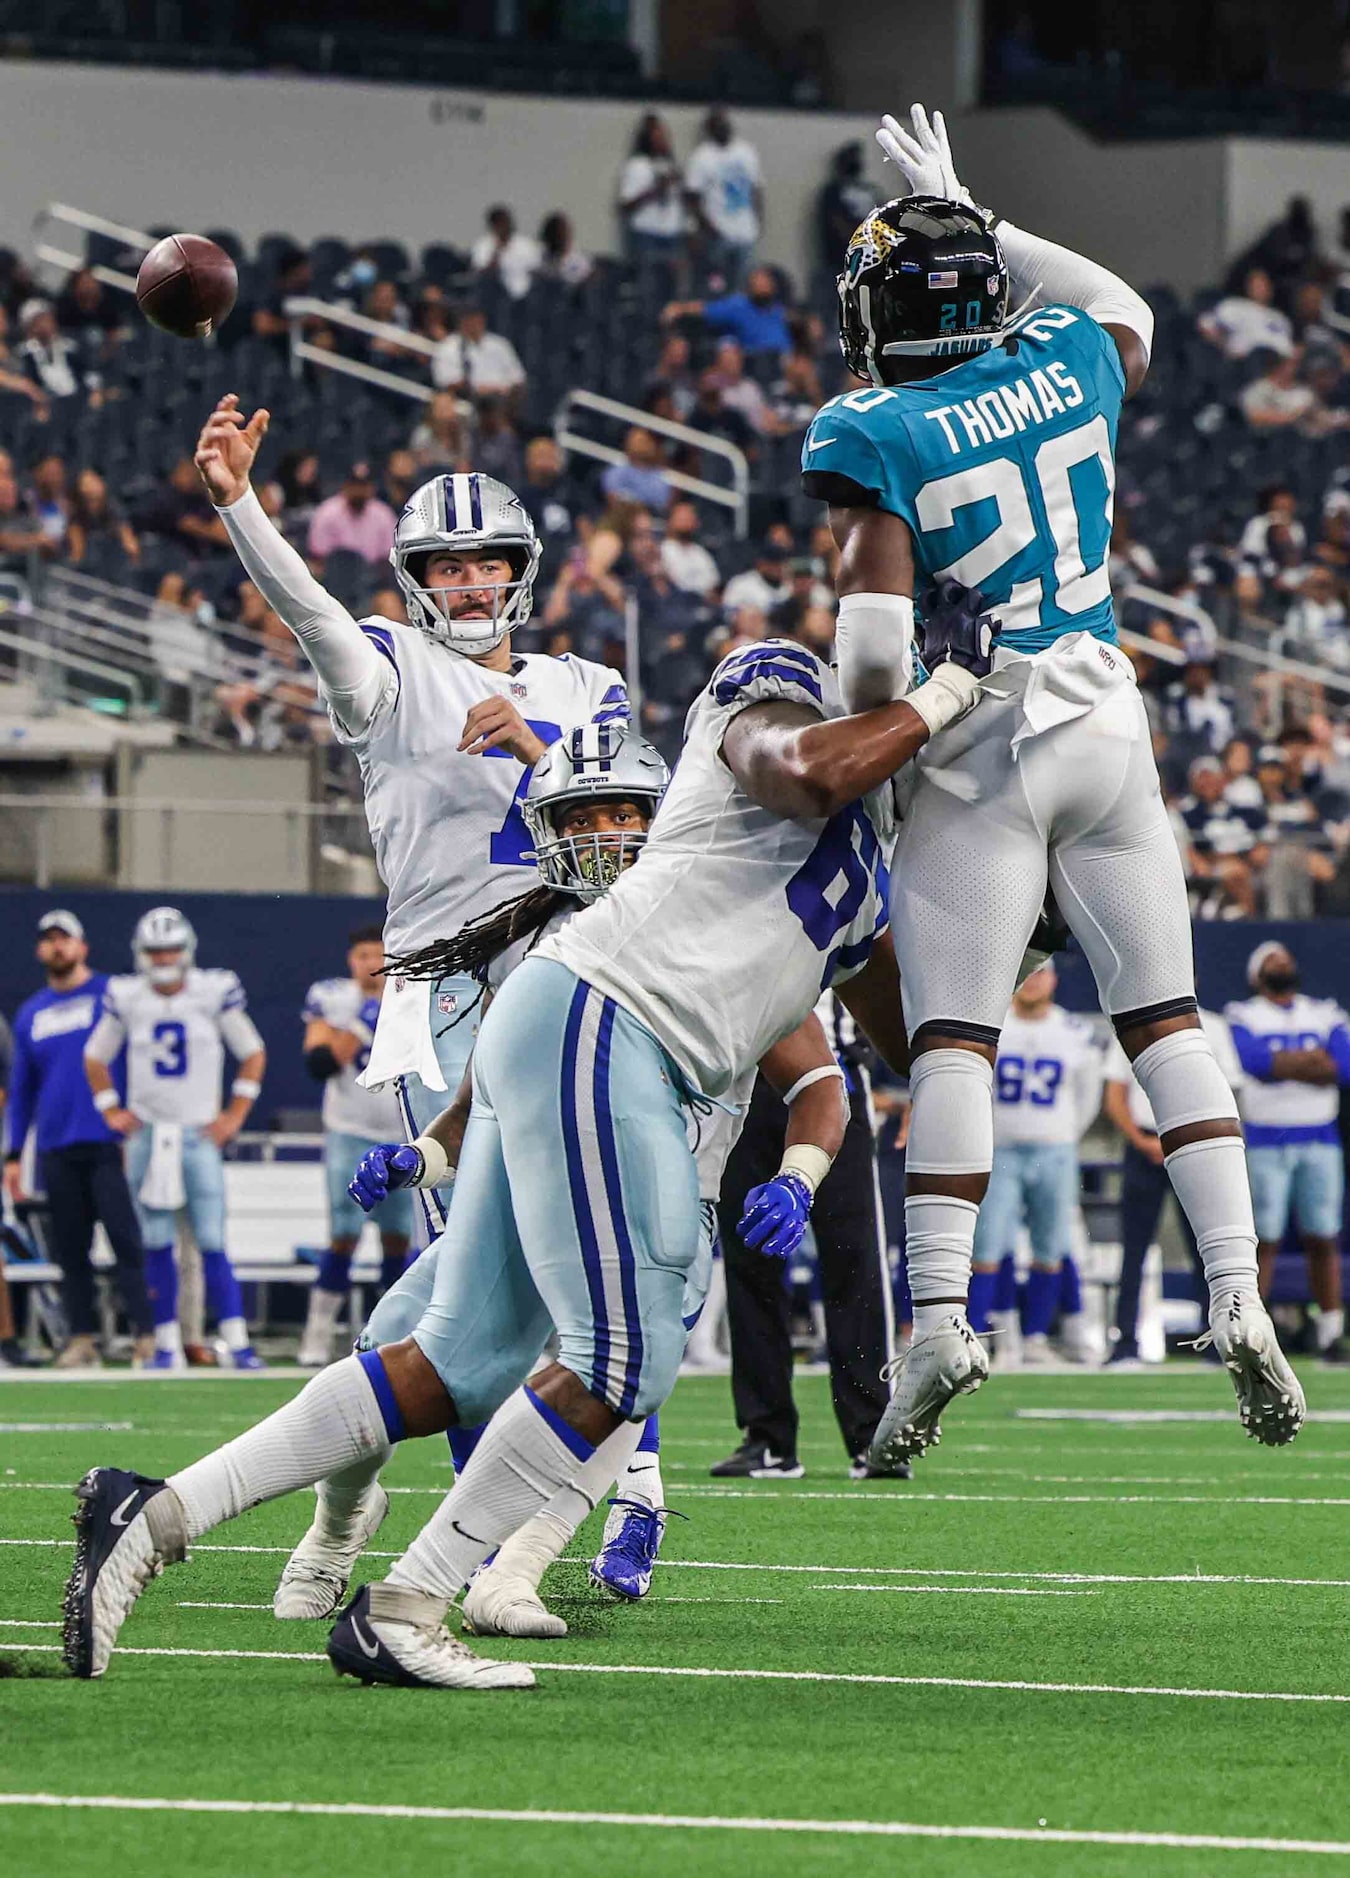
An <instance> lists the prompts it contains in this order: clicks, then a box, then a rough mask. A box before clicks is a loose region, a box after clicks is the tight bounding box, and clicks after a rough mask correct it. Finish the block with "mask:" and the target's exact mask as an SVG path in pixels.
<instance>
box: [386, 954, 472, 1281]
mask: <svg viewBox="0 0 1350 1878" xmlns="http://www.w3.org/2000/svg"><path fill="white" fill-rule="evenodd" d="M427 990H428V1003H429V1016H428V1021H429V1022H430V1025H431V1040H432V1043H433V1045H434V1047H435V1051H436V1062H437V1065H438V1066H439V1068H440V1072H441V1075H442V1076H443V1077H444V1078H445V1088H444V1089H432V1088H429V1087H428V1086H427V1084H426V1083H425V1082H423V1080H422V1078H421V1077H420V1076H418V1075H415V1074H410V1075H407V1076H400V1077H399V1078H398V1081H397V1082H396V1084H395V1090H396V1092H397V1095H398V1105H399V1112H400V1114H401V1115H402V1117H403V1128H404V1133H405V1135H406V1136H407V1139H408V1140H409V1141H415V1140H416V1138H417V1137H418V1135H420V1134H422V1133H423V1132H424V1131H425V1130H426V1128H427V1127H428V1126H429V1125H430V1124H431V1123H432V1122H434V1121H435V1119H436V1117H437V1116H438V1115H439V1114H440V1113H441V1110H442V1109H444V1108H446V1107H447V1106H448V1105H449V1103H451V1102H452V1101H453V1100H454V1097H455V1093H456V1091H457V1090H458V1088H459V1085H460V1083H461V1082H462V1081H463V1080H464V1071H465V1069H466V1068H467V1067H468V1062H469V1058H470V1056H472V1054H473V1046H474V1041H475V1039H476V1038H477V1036H478V1024H479V1020H480V1017H481V1015H482V995H483V988H482V986H481V985H480V984H479V983H478V981H477V979H475V978H470V977H469V976H468V975H467V974H466V973H457V974H455V975H453V976H451V977H448V978H442V979H440V980H439V981H438V982H437V983H436V984H434V985H430V986H428V988H427ZM418 1198H419V1200H420V1202H421V1206H422V1216H423V1221H424V1223H425V1226H426V1236H427V1243H428V1245H430V1243H431V1241H432V1240H434V1239H435V1237H436V1235H437V1234H438V1233H439V1232H440V1231H441V1230H442V1229H443V1227H444V1226H445V1218H446V1209H447V1207H448V1205H449V1195H448V1193H445V1192H442V1191H441V1190H439V1189H437V1188H435V1187H428V1188H424V1189H422V1190H421V1191H419V1194H418Z"/></svg>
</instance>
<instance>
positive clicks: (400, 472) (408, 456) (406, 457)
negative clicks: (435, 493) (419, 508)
mask: <svg viewBox="0 0 1350 1878" xmlns="http://www.w3.org/2000/svg"><path fill="white" fill-rule="evenodd" d="M425 480H426V478H425V477H424V476H422V475H421V474H420V473H419V471H418V468H417V458H416V457H415V456H414V455H413V453H412V451H411V450H409V449H406V448H404V449H400V450H391V451H390V452H389V455H388V456H387V457H386V458H385V464H384V488H383V489H382V491H381V494H382V495H383V496H384V499H385V501H386V502H387V503H388V504H389V506H390V508H391V509H392V510H393V511H394V514H395V515H398V514H399V513H400V512H401V510H402V508H403V505H404V503H405V502H406V501H407V500H408V498H409V496H410V495H411V494H412V492H413V490H414V489H416V488H418V487H419V485H420V484H422V483H423V482H425Z"/></svg>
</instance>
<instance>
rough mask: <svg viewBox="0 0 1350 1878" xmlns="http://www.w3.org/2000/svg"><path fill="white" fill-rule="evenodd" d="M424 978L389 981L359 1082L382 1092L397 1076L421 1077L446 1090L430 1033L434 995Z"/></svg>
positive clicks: (427, 1084)
mask: <svg viewBox="0 0 1350 1878" xmlns="http://www.w3.org/2000/svg"><path fill="white" fill-rule="evenodd" d="M432 989H433V987H432V986H431V985H430V984H429V983H428V982H427V980H426V979H425V978H389V979H386V981H385V987H384V996H383V997H382V998H381V999H380V1017H379V1022H378V1023H377V1024H376V1026H375V1041H374V1043H372V1044H371V1046H370V1060H369V1062H368V1063H367V1064H366V1067H365V1068H364V1069H363V1070H362V1072H361V1074H360V1075H359V1076H358V1077H357V1079H356V1080H357V1081H358V1082H359V1083H360V1084H361V1087H362V1088H363V1089H379V1088H382V1087H383V1085H384V1084H385V1083H387V1082H392V1081H393V1080H394V1078H395V1076H420V1077H421V1079H422V1081H423V1083H425V1085H426V1087H427V1088H428V1089H444V1088H445V1077H444V1076H443V1075H442V1074H441V1066H440V1064H439V1063H438V1062H437V1061H436V1042H435V1039H434V1038H433V1036H432V1034H431V993H432Z"/></svg>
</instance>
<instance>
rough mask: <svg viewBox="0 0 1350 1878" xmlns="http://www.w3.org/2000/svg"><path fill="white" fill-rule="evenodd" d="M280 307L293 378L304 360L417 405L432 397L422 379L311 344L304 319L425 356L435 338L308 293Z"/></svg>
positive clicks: (431, 352)
mask: <svg viewBox="0 0 1350 1878" xmlns="http://www.w3.org/2000/svg"><path fill="white" fill-rule="evenodd" d="M281 310H282V312H283V313H284V314H285V316H286V318H287V320H288V321H289V322H290V346H291V372H292V375H293V376H294V377H297V378H298V377H299V376H300V370H301V367H302V366H303V365H305V364H306V363H308V364H310V365H318V366H321V367H322V368H323V369H324V370H325V371H329V372H339V373H341V374H342V375H343V376H344V377H346V378H359V379H360V380H361V382H362V383H363V384H366V385H378V386H379V388H380V389H381V390H382V391H392V392H394V393H395V394H396V395H397V396H398V397H400V398H412V399H414V400H415V401H416V402H417V403H419V404H426V403H429V402H430V400H431V399H432V398H434V397H435V395H436V388H435V386H434V385H431V384H428V382H427V381H426V379H424V378H405V377H404V376H403V375H402V373H400V372H393V371H389V370H388V369H387V368H386V367H384V366H381V365H368V364H367V363H366V362H365V361H364V360H363V359H352V358H348V357H347V356H346V354H345V353H342V352H334V351H332V350H331V349H330V348H329V347H327V346H316V345H314V344H312V343H311V342H310V341H309V340H308V339H306V338H305V322H306V320H310V319H321V320H322V321H323V322H324V324H325V325H326V326H342V327H345V328H346V329H347V331H348V332H354V333H361V334H362V335H363V336H364V337H366V338H368V339H383V340H386V341H387V342H388V343H389V344H391V345H396V346H399V347H400V348H401V349H402V350H403V351H405V352H415V353H417V354H418V355H419V356H420V357H422V358H425V359H430V358H431V357H432V356H433V355H434V353H435V352H436V349H437V346H438V344H439V341H438V340H435V339H427V338H425V337H424V336H423V335H422V334H421V333H413V332H409V331H408V330H407V328H406V327H403V326H395V325H394V324H393V322H392V321H389V320H373V319H369V318H368V317H367V316H366V315H365V314H364V313H354V312H353V311H352V309H351V308H350V307H345V306H338V305H336V304H335V303H334V302H332V301H331V300H316V299H314V298H312V297H311V296H310V295H308V294H296V295H293V296H292V297H291V298H289V299H287V300H285V301H283V303H282V309H281Z"/></svg>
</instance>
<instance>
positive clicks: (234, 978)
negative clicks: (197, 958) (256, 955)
mask: <svg viewBox="0 0 1350 1878" xmlns="http://www.w3.org/2000/svg"><path fill="white" fill-rule="evenodd" d="M198 984H199V986H200V988H201V991H202V994H203V996H204V997H205V998H206V999H207V1000H208V1001H209V1002H211V1003H214V1005H215V1006H216V1009H217V1010H218V1011H222V1012H223V1011H242V1010H246V1009H247V1007H248V999H247V998H246V997H245V996H244V987H243V986H242V985H241V984H240V982H239V974H238V972H232V971H230V970H229V969H228V967H225V966H206V967H202V968H199V975H198Z"/></svg>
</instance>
